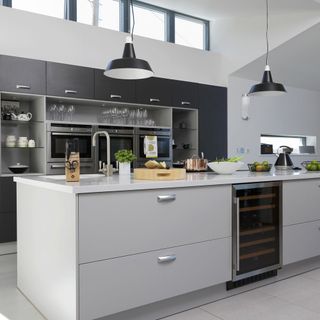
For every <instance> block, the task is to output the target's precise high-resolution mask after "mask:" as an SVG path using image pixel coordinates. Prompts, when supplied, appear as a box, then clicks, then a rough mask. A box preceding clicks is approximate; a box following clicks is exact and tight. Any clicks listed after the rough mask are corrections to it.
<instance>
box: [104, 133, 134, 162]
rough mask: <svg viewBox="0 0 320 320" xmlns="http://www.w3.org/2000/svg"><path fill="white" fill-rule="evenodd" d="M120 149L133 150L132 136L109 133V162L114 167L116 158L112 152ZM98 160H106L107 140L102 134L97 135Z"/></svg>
mask: <svg viewBox="0 0 320 320" xmlns="http://www.w3.org/2000/svg"><path fill="white" fill-rule="evenodd" d="M121 149H129V150H132V151H133V152H134V136H133V135H121V134H110V160H111V164H112V165H113V166H114V167H115V168H116V167H117V163H116V158H115V156H114V154H115V153H116V152H117V151H118V150H121ZM98 160H99V161H102V162H106V161H107V141H106V137H105V136H104V135H101V136H99V156H98Z"/></svg>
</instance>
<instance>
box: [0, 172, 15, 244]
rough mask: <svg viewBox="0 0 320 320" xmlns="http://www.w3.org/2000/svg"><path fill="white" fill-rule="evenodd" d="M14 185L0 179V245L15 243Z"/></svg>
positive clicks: (11, 180)
mask: <svg viewBox="0 0 320 320" xmlns="http://www.w3.org/2000/svg"><path fill="white" fill-rule="evenodd" d="M16 229H17V223H16V184H15V183H14V182H13V178H11V177H10V178H7V177H6V178H2V177H1V178H0V243H2V242H11V241H16V239H17V235H16Z"/></svg>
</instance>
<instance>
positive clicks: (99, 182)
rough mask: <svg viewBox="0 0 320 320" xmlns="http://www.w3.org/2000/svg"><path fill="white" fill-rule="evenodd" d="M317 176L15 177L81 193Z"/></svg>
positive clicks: (314, 175) (315, 175)
mask: <svg viewBox="0 0 320 320" xmlns="http://www.w3.org/2000/svg"><path fill="white" fill-rule="evenodd" d="M317 178H318V179H319V178H320V173H312V172H306V171H305V170H302V171H298V172H297V171H293V172H274V171H271V172H266V173H252V172H248V171H238V172H236V173H234V174H232V175H219V174H215V173H213V172H208V173H188V174H187V178H186V179H185V180H174V181H149V180H134V179H133V178H132V175H131V176H125V177H119V175H114V176H112V177H105V176H103V175H100V174H87V175H81V178H80V182H66V181H65V176H63V175H61V176H30V177H27V176H26V177H15V178H14V181H15V182H17V183H22V184H27V185H30V186H36V187H40V188H46V189H51V190H55V191H61V192H67V193H76V194H78V193H95V192H113V191H128V190H148V189H164V188H165V189H167V188H184V187H200V186H214V185H224V184H235V183H250V182H268V181H284V180H304V179H317Z"/></svg>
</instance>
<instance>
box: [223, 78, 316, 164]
mask: <svg viewBox="0 0 320 320" xmlns="http://www.w3.org/2000/svg"><path fill="white" fill-rule="evenodd" d="M253 84H254V82H253V81H251V80H247V79H241V78H237V77H230V79H229V90H228V154H229V156H233V155H236V154H237V148H239V147H244V148H245V149H248V150H249V153H247V154H245V155H244V162H246V163H251V162H253V161H263V160H268V161H269V162H270V163H274V162H275V161H276V157H275V156H273V155H263V156H260V134H261V133H267V134H279V135H281V134H284V135H286V134H288V135H290V134H294V135H295V134H296V135H300V134H301V135H310V136H316V137H317V151H316V152H317V155H316V156H302V155H301V156H292V158H293V160H294V163H295V165H300V163H301V162H302V161H304V160H312V159H320V125H319V123H320V92H317V91H308V90H304V89H297V88H293V87H287V88H286V89H287V91H288V94H286V95H283V96H280V97H268V98H263V97H252V98H251V103H250V106H249V120H248V121H245V120H242V119H241V96H242V94H243V93H245V92H248V89H249V88H250V87H251V86H252V85H253Z"/></svg>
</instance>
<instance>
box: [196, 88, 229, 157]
mask: <svg viewBox="0 0 320 320" xmlns="http://www.w3.org/2000/svg"><path fill="white" fill-rule="evenodd" d="M198 106H199V151H200V152H204V154H205V157H206V158H207V159H210V160H215V159H216V158H222V157H226V156H227V153H228V149H227V143H228V139H227V134H228V131H227V125H228V123H227V88H224V87H215V86H208V85H199V90H198Z"/></svg>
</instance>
